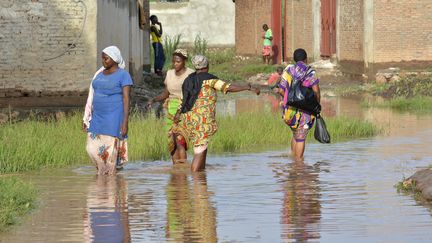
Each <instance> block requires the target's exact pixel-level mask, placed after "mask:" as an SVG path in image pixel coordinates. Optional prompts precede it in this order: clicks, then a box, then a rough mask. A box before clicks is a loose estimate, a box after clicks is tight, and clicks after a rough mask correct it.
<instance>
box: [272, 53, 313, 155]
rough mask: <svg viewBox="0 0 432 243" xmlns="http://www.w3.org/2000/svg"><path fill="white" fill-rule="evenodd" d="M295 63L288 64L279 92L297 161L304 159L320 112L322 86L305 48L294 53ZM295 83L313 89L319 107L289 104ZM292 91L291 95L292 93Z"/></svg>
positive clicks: (284, 118)
mask: <svg viewBox="0 0 432 243" xmlns="http://www.w3.org/2000/svg"><path fill="white" fill-rule="evenodd" d="M293 58H294V61H295V62H296V63H295V64H292V65H288V66H287V67H286V68H285V70H284V72H283V74H282V78H281V82H280V83H279V94H280V95H281V96H283V104H282V108H283V109H282V117H283V120H284V122H285V123H286V124H287V125H288V126H289V127H290V128H291V131H292V133H293V137H292V139H291V152H292V155H293V156H294V159H295V160H296V161H302V160H303V154H304V150H305V142H306V137H307V134H308V132H309V130H310V129H311V128H312V127H313V125H314V121H315V117H316V114H317V113H319V111H320V108H321V106H320V105H319V104H320V98H321V96H320V88H319V79H318V78H317V77H316V75H315V70H313V69H311V67H310V66H308V65H307V53H306V51H305V50H303V49H297V50H295V51H294V54H293ZM293 83H298V85H301V86H303V87H306V88H310V89H311V90H312V91H313V94H314V97H315V99H316V101H317V103H318V105H319V109H315V110H314V111H307V110H303V109H300V108H296V107H294V106H292V105H289V103H290V102H289V99H290V98H291V97H293V95H292V92H294V89H293V88H292V84H293ZM290 92H291V95H290Z"/></svg>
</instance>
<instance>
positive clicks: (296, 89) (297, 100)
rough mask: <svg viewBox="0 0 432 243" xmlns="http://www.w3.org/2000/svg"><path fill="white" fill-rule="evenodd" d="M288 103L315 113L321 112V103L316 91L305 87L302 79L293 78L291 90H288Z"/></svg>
mask: <svg viewBox="0 0 432 243" xmlns="http://www.w3.org/2000/svg"><path fill="white" fill-rule="evenodd" d="M287 105H289V106H292V107H295V108H298V109H301V110H304V111H307V112H310V113H312V114H314V115H316V114H319V113H320V112H321V105H320V103H318V101H317V99H316V96H315V92H314V91H313V90H312V88H308V87H304V86H303V85H302V80H295V79H293V81H292V84H291V88H290V91H289V92H288V100H287Z"/></svg>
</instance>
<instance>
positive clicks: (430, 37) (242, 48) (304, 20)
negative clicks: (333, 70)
mask: <svg viewBox="0 0 432 243" xmlns="http://www.w3.org/2000/svg"><path fill="white" fill-rule="evenodd" d="M235 5H236V6H235V7H236V20H235V26H236V35H235V38H236V52H237V54H241V55H260V54H261V48H262V38H261V36H262V24H264V23H267V24H269V26H270V27H271V28H272V30H273V35H274V47H273V49H274V51H275V57H274V58H275V60H274V61H275V62H279V63H280V62H281V61H284V60H289V59H290V58H291V54H292V52H293V51H294V50H295V49H296V48H300V47H301V48H304V49H305V50H306V51H307V52H308V53H309V57H310V58H311V59H312V60H319V59H321V58H332V59H333V60H335V61H337V62H338V64H339V65H340V67H341V69H342V71H344V72H350V73H357V74H363V73H365V74H369V75H373V74H374V73H375V72H376V71H377V70H378V69H381V68H385V67H389V66H394V65H397V66H399V67H406V66H412V65H415V66H416V67H418V68H421V67H427V66H430V65H431V64H432V28H431V25H432V14H431V9H432V1H430V0H404V1H382V0H344V1H342V0H254V1H250V0H236V1H235Z"/></svg>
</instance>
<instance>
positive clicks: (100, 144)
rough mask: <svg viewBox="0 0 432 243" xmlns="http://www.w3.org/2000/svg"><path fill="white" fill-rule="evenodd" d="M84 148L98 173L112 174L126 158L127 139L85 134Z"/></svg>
mask: <svg viewBox="0 0 432 243" xmlns="http://www.w3.org/2000/svg"><path fill="white" fill-rule="evenodd" d="M86 150H87V153H88V155H89V156H90V159H91V161H92V162H93V163H94V164H95V166H96V169H97V174H98V175H113V174H115V172H116V165H123V164H124V163H126V162H127V160H128V153H127V141H126V139H122V140H120V139H119V138H116V137H112V136H108V135H97V134H93V133H88V134H87V146H86Z"/></svg>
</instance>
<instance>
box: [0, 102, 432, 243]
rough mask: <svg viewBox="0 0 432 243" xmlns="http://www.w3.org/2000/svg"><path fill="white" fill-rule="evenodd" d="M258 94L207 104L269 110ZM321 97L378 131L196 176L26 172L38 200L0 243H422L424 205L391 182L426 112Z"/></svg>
mask: <svg viewBox="0 0 432 243" xmlns="http://www.w3.org/2000/svg"><path fill="white" fill-rule="evenodd" d="M269 102H270V101H266V102H262V100H261V101H260V100H259V99H256V98H254V97H253V98H249V97H243V98H242V97H238V98H237V99H236V101H232V100H225V101H223V100H221V101H220V107H219V108H220V109H219V111H221V110H222V108H221V107H225V108H224V110H226V111H227V112H226V113H227V114H230V112H231V113H237V112H242V111H243V110H250V109H261V108H257V107H262V109H270V110H271V109H273V108H272V106H271V105H269ZM241 103H243V104H246V105H240V104H241ZM270 103H271V102H270ZM325 104H327V105H326V107H327V108H326V110H325V115H326V117H329V116H335V115H349V116H356V117H359V118H361V119H366V120H369V121H373V122H376V123H377V124H379V125H380V126H383V127H384V128H385V129H386V132H385V133H384V134H383V135H380V136H378V137H374V138H369V139H361V140H354V141H348V142H341V143H335V144H330V145H324V144H316V143H314V144H308V146H307V148H306V158H305V163H304V164H299V163H294V162H293V161H292V160H291V158H290V157H289V156H288V149H286V150H278V151H267V152H263V153H256V154H224V155H210V156H209V159H208V167H207V169H206V172H205V173H195V174H192V173H190V172H189V169H188V167H187V165H186V166H181V165H180V166H172V165H171V163H170V162H168V161H156V162H137V163H130V164H128V165H127V166H126V167H125V169H124V170H123V171H121V173H120V174H119V175H118V176H116V177H96V176H94V168H93V167H92V166H84V167H79V168H75V169H73V170H65V169H62V170H54V171H45V172H40V173H36V174H30V175H26V176H25V178H26V179H28V180H29V181H31V182H33V183H34V184H35V185H36V186H37V187H38V188H39V190H40V191H41V194H42V202H41V205H40V207H39V209H38V210H37V211H35V212H34V213H32V214H31V215H30V216H28V217H26V218H25V219H24V220H23V222H22V224H20V225H18V226H16V227H13V228H12V229H11V230H10V231H9V232H6V233H3V234H2V235H0V242H216V241H217V242H432V231H431V229H432V218H431V211H430V209H429V207H428V206H425V205H419V204H418V203H417V202H416V200H415V199H414V198H413V197H412V196H409V195H403V194H399V193H397V191H396V189H395V188H394V185H395V184H396V183H397V182H399V181H401V180H402V178H403V177H408V176H410V175H411V174H412V173H414V171H415V170H416V169H418V168H421V167H425V166H429V165H430V164H432V150H431V146H430V142H431V137H432V116H427V115H416V114H410V113H397V112H392V111H389V110H385V109H384V110H383V109H362V108H360V106H359V100H358V99H341V98H336V97H329V98H326V100H325ZM230 107H231V108H230ZM230 109H231V110H230Z"/></svg>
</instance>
